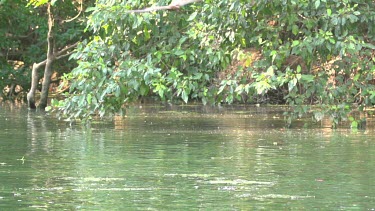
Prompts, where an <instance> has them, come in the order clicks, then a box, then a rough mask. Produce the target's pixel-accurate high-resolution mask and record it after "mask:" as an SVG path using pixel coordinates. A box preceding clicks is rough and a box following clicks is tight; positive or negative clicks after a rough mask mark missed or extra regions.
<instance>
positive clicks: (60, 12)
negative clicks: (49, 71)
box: [0, 0, 90, 98]
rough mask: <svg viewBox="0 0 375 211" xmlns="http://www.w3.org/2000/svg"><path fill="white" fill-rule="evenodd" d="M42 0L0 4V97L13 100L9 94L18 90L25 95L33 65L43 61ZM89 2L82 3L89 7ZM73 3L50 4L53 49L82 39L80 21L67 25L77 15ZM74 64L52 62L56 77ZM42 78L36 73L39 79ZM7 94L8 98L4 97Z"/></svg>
mask: <svg viewBox="0 0 375 211" xmlns="http://www.w3.org/2000/svg"><path fill="white" fill-rule="evenodd" d="M46 2H48V1H45V0H29V1H25V0H1V1H0V16H1V19H0V97H1V95H3V96H2V97H4V98H6V97H10V98H11V97H14V96H13V95H14V94H16V93H15V92H12V90H10V91H9V92H8V93H5V92H4V91H3V90H4V88H6V87H7V88H8V90H9V89H13V88H14V87H16V86H18V87H19V89H21V91H24V92H27V91H28V89H29V88H30V79H31V68H32V65H33V64H34V63H38V62H41V61H43V60H45V59H46V52H47V33H48V26H47V12H46V6H45V3H46ZM89 2H90V1H86V4H87V5H90V3H89ZM79 9H80V4H79V2H77V1H54V7H53V15H54V19H55V23H54V26H55V27H54V34H55V43H54V47H55V48H56V49H59V48H63V47H64V46H65V45H67V44H69V43H74V42H76V41H78V40H80V39H81V38H82V37H84V33H83V29H84V26H83V24H82V19H76V20H74V21H67V20H69V19H71V18H72V17H74V16H75V15H76V14H77V13H79ZM74 66H75V62H74V61H71V62H67V61H66V60H65V61H62V62H61V61H60V62H56V63H55V66H54V70H55V72H56V73H58V74H62V73H64V72H70V70H71V69H72V68H73V67H74ZM42 75H43V71H40V73H39V77H41V76H42ZM4 94H7V95H8V96H5V95H4Z"/></svg>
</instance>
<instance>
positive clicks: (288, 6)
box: [55, 0, 375, 124]
mask: <svg viewBox="0 0 375 211" xmlns="http://www.w3.org/2000/svg"><path fill="white" fill-rule="evenodd" d="M167 3H168V2H166V1H160V2H158V4H161V5H164V4H167ZM153 4H156V2H150V5H153ZM146 6H149V5H146V4H144V3H140V2H139V1H126V2H124V1H107V0H98V1H97V4H96V6H95V7H93V8H90V10H89V11H90V12H91V16H90V18H89V21H88V26H87V29H88V30H90V31H92V32H93V34H94V36H93V37H92V39H90V40H88V41H86V42H84V43H82V44H81V46H80V47H79V48H78V50H77V52H76V53H75V54H74V56H73V57H72V58H73V59H76V60H78V67H77V68H75V69H74V70H73V72H72V73H71V74H69V75H68V76H67V77H66V80H67V81H69V82H70V83H71V89H70V90H71V91H70V93H69V95H67V97H68V98H67V99H66V100H65V101H62V102H59V105H60V106H61V107H60V109H61V110H62V111H63V113H64V114H66V115H68V116H69V117H84V118H86V117H89V116H90V115H92V114H96V113H98V114H99V115H100V116H103V115H105V114H107V113H115V112H118V111H119V110H121V108H122V107H123V105H124V103H127V102H130V101H133V100H135V99H138V98H139V97H140V96H147V95H150V94H157V95H158V96H160V98H161V99H163V100H175V99H182V100H183V101H185V102H187V101H188V100H191V99H200V100H202V101H203V103H207V102H209V103H232V102H233V101H238V100H241V98H242V100H247V101H248V102H257V101H259V99H266V101H265V102H267V99H268V102H272V99H271V98H272V97H271V96H275V95H276V96H277V97H278V98H281V99H282V102H285V103H287V104H288V105H290V106H291V107H292V112H291V113H289V115H288V116H289V119H288V123H290V121H291V120H292V119H293V118H296V117H300V116H303V115H305V114H307V113H310V112H311V111H314V114H315V115H314V117H315V119H316V120H321V119H322V118H323V117H324V116H329V117H331V118H332V120H333V123H334V124H337V123H338V121H340V120H341V119H343V118H344V119H345V118H347V117H350V118H351V120H352V121H353V122H355V121H356V119H355V118H354V117H352V115H351V113H350V112H352V111H353V109H357V106H358V108H359V109H360V110H362V109H364V108H365V107H366V106H370V105H372V104H373V103H375V91H374V83H373V82H374V81H373V78H374V77H373V71H374V69H375V68H374V67H375V66H374V59H373V58H374V34H375V33H374V32H375V31H374V30H375V29H374V23H375V20H374V19H375V9H374V8H375V7H374V6H375V3H374V1H359V0H346V1H337V0H326V1H323V0H321V1H319V0H317V1H303V0H301V1H268V0H260V1H255V2H249V1H240V0H216V1H212V0H207V1H204V2H199V3H196V4H194V5H191V6H187V7H184V8H183V9H182V10H181V11H177V12H174V11H158V12H153V13H142V14H138V13H127V12H126V11H127V10H129V9H133V8H142V7H146ZM251 48H255V49H258V50H260V52H261V53H260V54H261V55H260V59H257V61H249V60H252V58H253V57H251V55H249V53H248V52H249V51H248V49H251ZM250 52H254V51H250ZM236 60H237V61H238V60H240V61H241V60H242V62H240V63H241V64H242V65H238V66H236V65H234V66H233V63H234V62H235V61H236ZM231 64H232V65H231ZM55 103H56V102H55ZM312 105H317V106H314V107H313V106H312ZM312 108H314V110H312Z"/></svg>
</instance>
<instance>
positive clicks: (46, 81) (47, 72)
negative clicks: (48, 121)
mask: <svg viewBox="0 0 375 211" xmlns="http://www.w3.org/2000/svg"><path fill="white" fill-rule="evenodd" d="M47 12H48V35H47V44H48V52H47V62H46V66H45V68H44V77H43V84H42V92H41V96H40V103H39V106H38V107H39V108H40V109H41V110H44V109H45V108H46V107H47V103H48V91H49V85H50V84H51V76H52V63H53V61H54V60H55V55H54V37H53V30H52V28H53V22H54V20H53V15H52V12H51V3H48V4H47Z"/></svg>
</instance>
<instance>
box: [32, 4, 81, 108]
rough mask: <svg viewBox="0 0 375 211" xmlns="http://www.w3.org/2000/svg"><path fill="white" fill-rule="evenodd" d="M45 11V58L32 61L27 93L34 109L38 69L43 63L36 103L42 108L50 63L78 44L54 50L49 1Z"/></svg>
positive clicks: (46, 93)
mask: <svg viewBox="0 0 375 211" xmlns="http://www.w3.org/2000/svg"><path fill="white" fill-rule="evenodd" d="M47 13H48V34H47V45H48V50H47V59H46V60H44V61H42V62H40V63H34V65H33V69H32V76H31V77H32V78H31V88H30V91H29V93H28V94H27V102H28V106H29V108H30V109H36V107H37V106H36V103H35V92H36V90H37V87H38V82H39V78H38V69H40V68H41V67H42V66H43V65H45V68H44V76H43V84H42V92H41V97H40V103H39V105H38V108H40V109H42V110H44V109H45V108H46V107H47V104H48V91H49V86H50V84H51V76H52V73H53V72H52V63H53V62H54V61H55V60H58V59H61V58H63V57H66V56H68V55H70V54H71V53H72V52H71V51H70V50H71V49H73V48H75V47H76V46H77V45H78V42H76V43H74V44H71V45H67V46H65V47H64V48H63V49H61V50H60V51H59V52H55V46H54V37H53V30H52V29H53V23H54V19H53V14H52V12H51V3H48V4H47Z"/></svg>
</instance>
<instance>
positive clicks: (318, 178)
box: [0, 104, 375, 210]
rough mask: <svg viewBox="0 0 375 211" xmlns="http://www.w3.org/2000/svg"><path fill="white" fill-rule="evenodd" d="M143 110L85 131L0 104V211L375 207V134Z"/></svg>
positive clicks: (271, 113)
mask: <svg viewBox="0 0 375 211" xmlns="http://www.w3.org/2000/svg"><path fill="white" fill-rule="evenodd" d="M283 125H284V122H283V117H282V115H281V114H280V112H279V111H275V110H274V109H267V108H256V107H249V108H246V107H241V108H232V107H229V108H212V107H202V106H182V107H175V108H166V107H164V106H161V107H160V106H152V105H150V106H143V107H134V108H130V109H129V111H128V114H127V117H126V118H124V119H119V118H117V119H116V120H115V121H104V120H103V121H100V122H93V123H92V124H91V126H89V127H84V126H81V125H80V124H70V123H69V122H63V121H58V120H57V119H55V118H54V117H51V116H48V115H45V114H44V113H41V112H31V111H28V110H27V109H23V108H19V107H15V106H12V105H10V104H6V105H3V106H1V107H0V146H1V148H0V210H262V209H263V210H314V209H315V210H375V133H374V129H373V128H372V129H370V128H368V129H366V130H363V131H357V132H352V131H351V130H346V129H340V130H331V129H329V128H315V129H301V128H302V127H295V128H294V129H284V128H283Z"/></svg>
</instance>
